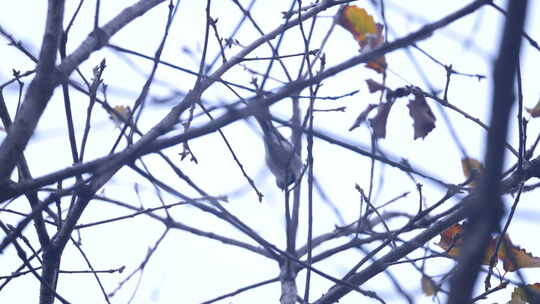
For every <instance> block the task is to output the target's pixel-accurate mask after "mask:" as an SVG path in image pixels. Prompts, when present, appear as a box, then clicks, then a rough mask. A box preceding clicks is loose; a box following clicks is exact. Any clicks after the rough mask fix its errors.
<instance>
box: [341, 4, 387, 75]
mask: <svg viewBox="0 0 540 304" xmlns="http://www.w3.org/2000/svg"><path fill="white" fill-rule="evenodd" d="M336 18H337V21H338V24H339V25H341V26H343V27H344V28H345V29H346V30H347V31H349V32H350V33H351V34H352V35H353V37H354V39H355V40H356V41H357V42H358V44H359V45H360V51H361V52H368V51H370V50H372V49H375V48H377V47H379V46H380V45H382V44H383V43H384V36H383V28H384V26H383V25H382V24H380V23H376V22H375V20H374V19H373V16H371V15H369V14H368V13H367V12H366V10H365V9H363V8H359V7H358V6H356V5H349V6H344V7H342V8H341V9H340V10H339V12H338V14H337V16H336ZM386 66H387V64H386V59H385V58H384V56H383V57H379V58H377V59H375V60H373V61H370V62H368V63H367V64H366V67H368V68H370V69H373V70H375V71H377V73H383V72H384V71H385V70H386Z"/></svg>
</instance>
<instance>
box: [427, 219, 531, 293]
mask: <svg viewBox="0 0 540 304" xmlns="http://www.w3.org/2000/svg"><path fill="white" fill-rule="evenodd" d="M466 225H467V224H466V223H465V224H454V225H453V226H451V227H449V228H448V229H446V230H445V231H443V232H442V233H441V234H440V237H441V238H440V241H439V242H438V243H436V245H437V246H439V247H441V248H442V249H444V250H445V252H446V254H448V256H450V257H452V258H455V259H457V258H459V256H460V254H461V251H462V250H463V246H464V238H465V226H466ZM497 242H498V238H497V237H492V238H491V240H490V241H489V245H488V247H487V248H486V252H485V254H484V258H483V259H482V264H484V265H490V262H491V259H492V258H494V257H496V260H495V263H497V262H498V261H502V263H503V269H504V271H505V272H514V271H516V270H518V269H522V268H538V267H540V257H536V256H533V255H532V254H531V253H530V252H527V251H526V250H525V249H523V248H521V247H519V246H517V245H514V244H513V243H512V241H511V240H510V237H509V236H508V235H505V236H503V237H502V239H501V243H500V246H499V249H498V250H497ZM495 251H497V252H495ZM524 288H532V289H533V290H536V291H537V292H540V283H536V284H531V285H528V286H526V287H516V288H515V289H514V292H513V293H512V300H511V301H510V302H509V303H538V302H534V301H532V302H531V301H529V300H527V299H528V297H530V296H533V295H531V293H530V292H526V291H525V290H524Z"/></svg>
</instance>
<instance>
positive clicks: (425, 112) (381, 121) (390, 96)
mask: <svg viewBox="0 0 540 304" xmlns="http://www.w3.org/2000/svg"><path fill="white" fill-rule="evenodd" d="M366 83H367V86H368V89H369V92H370V93H376V92H378V91H384V92H386V102H381V103H379V104H369V105H368V106H367V108H366V109H364V111H362V112H361V113H360V115H359V116H358V118H356V121H355V122H354V124H353V125H352V126H351V128H350V129H349V131H352V130H353V129H355V128H357V127H358V126H360V125H362V124H363V123H364V122H366V121H368V119H367V117H368V115H369V114H370V112H371V111H373V110H374V109H377V113H376V114H375V116H374V117H373V118H370V119H369V124H370V126H371V129H372V130H373V135H374V136H375V138H385V137H386V124H387V121H388V115H389V114H390V110H391V109H392V106H393V105H394V103H395V101H396V99H397V98H401V97H407V96H409V95H412V96H413V97H414V98H413V99H411V100H409V103H408V104H407V107H408V108H409V115H410V116H411V118H412V119H413V128H414V139H417V138H420V137H421V138H425V137H426V135H428V134H429V132H431V131H432V130H433V129H434V128H435V121H436V118H435V115H433V112H432V111H431V108H430V107H429V105H428V104H427V102H426V99H425V97H424V95H423V94H422V92H421V91H420V90H419V89H418V88H415V87H405V88H398V89H396V90H392V89H390V88H388V87H385V86H384V85H383V84H381V83H378V82H377V81H375V80H373V79H368V80H366Z"/></svg>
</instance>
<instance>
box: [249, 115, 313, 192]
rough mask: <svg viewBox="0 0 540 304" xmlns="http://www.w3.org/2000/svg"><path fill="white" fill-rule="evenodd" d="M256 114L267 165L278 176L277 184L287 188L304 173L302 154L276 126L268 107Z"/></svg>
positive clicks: (281, 187)
mask: <svg viewBox="0 0 540 304" xmlns="http://www.w3.org/2000/svg"><path fill="white" fill-rule="evenodd" d="M254 116H255V119H256V120H257V122H258V123H259V125H260V126H261V129H262V132H263V140H264V150H265V152H266V165H267V166H268V168H270V171H272V173H273V174H274V176H275V177H276V184H277V186H278V187H279V188H280V189H286V188H287V186H289V185H290V184H292V183H294V182H295V181H296V180H297V179H298V178H299V177H300V174H301V173H302V167H303V164H302V160H301V159H300V155H298V154H297V153H295V152H294V147H293V145H292V144H291V143H290V142H289V141H288V140H287V139H286V138H285V137H284V136H283V135H282V134H281V133H280V132H279V131H278V130H277V129H276V127H274V125H273V124H272V121H271V119H270V113H269V112H268V109H267V108H264V109H262V110H261V111H260V112H259V113H257V114H255V115H254Z"/></svg>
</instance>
